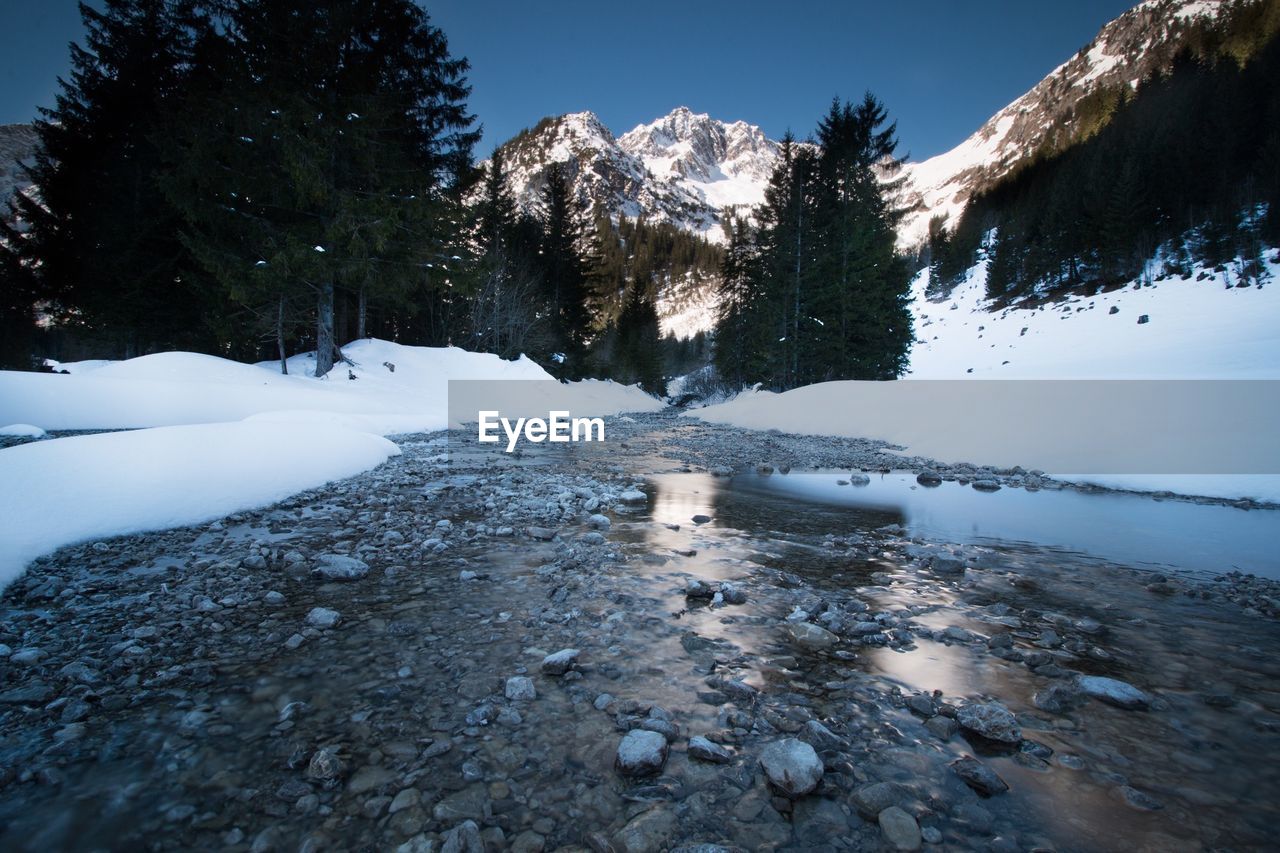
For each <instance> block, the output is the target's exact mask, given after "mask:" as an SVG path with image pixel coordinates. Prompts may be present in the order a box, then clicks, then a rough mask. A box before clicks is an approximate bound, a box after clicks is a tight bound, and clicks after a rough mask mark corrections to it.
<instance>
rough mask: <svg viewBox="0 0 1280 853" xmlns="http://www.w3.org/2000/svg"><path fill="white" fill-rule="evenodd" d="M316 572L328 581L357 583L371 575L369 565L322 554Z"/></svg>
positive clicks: (359, 561) (317, 560)
mask: <svg viewBox="0 0 1280 853" xmlns="http://www.w3.org/2000/svg"><path fill="white" fill-rule="evenodd" d="M315 572H316V574H318V575H320V576H321V577H323V578H325V579H326V580H331V581H357V580H360V579H361V578H363V577H365V576H366V575H368V574H369V564H368V563H366V562H365V561H364V560H357V559H356V558H355V557H346V556H343V555H341V554H321V555H320V556H319V557H317V558H316V568H315Z"/></svg>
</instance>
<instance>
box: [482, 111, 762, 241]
mask: <svg viewBox="0 0 1280 853" xmlns="http://www.w3.org/2000/svg"><path fill="white" fill-rule="evenodd" d="M502 151H503V155H504V157H505V158H506V169H507V174H508V181H509V182H510V185H511V188H512V190H513V192H514V194H515V196H516V200H517V202H518V203H519V204H520V205H521V207H523V208H524V209H526V210H536V209H537V206H538V204H539V202H540V198H541V193H542V190H543V187H544V186H545V185H546V174H547V169H548V168H549V167H550V166H551V164H553V163H563V164H565V165H566V166H567V167H568V170H569V177H570V181H571V183H572V186H573V190H574V193H575V195H576V196H577V198H578V200H579V202H580V203H581V204H582V205H583V207H584V208H585V209H586V210H587V211H588V212H589V213H590V214H591V215H592V216H595V215H599V214H601V213H608V214H610V215H619V214H621V215H623V216H628V217H635V216H644V217H645V218H646V219H648V220H649V221H651V222H671V223H673V224H675V225H677V226H679V227H681V228H685V229H687V230H690V231H694V232H697V233H699V234H702V235H703V236H705V237H707V238H708V239H710V240H714V241H720V240H723V231H722V230H721V228H720V217H721V213H722V210H723V209H724V208H725V207H734V208H739V209H742V208H746V207H749V206H752V205H756V204H759V203H760V202H762V201H763V200H764V188H765V185H766V184H767V183H768V181H769V175H770V173H771V172H772V171H773V164H774V162H775V161H776V159H777V156H778V145H777V143H775V142H773V141H772V140H770V139H768V138H767V137H765V135H764V132H763V131H761V130H760V128H758V127H756V126H755V125H750V124H747V123H746V122H742V121H737V122H733V123H731V124H730V123H727V122H722V121H718V120H716V119H713V118H711V117H710V116H708V115H705V114H698V113H694V112H691V111H690V110H689V109H688V108H687V107H678V108H677V109H675V110H673V111H672V112H671V113H670V114H669V115H666V116H663V117H662V118H660V119H658V120H656V121H654V122H652V123H651V124H642V125H639V126H638V127H636V128H635V129H633V130H631V131H630V132H628V133H626V134H623V135H622V136H621V137H615V136H614V135H613V133H612V132H610V130H609V129H608V128H607V127H605V126H604V125H603V124H602V123H601V122H600V119H599V118H597V117H596V116H595V114H594V113H590V112H581V113H569V114H568V115H563V116H557V117H555V118H548V119H544V120H543V121H541V122H539V123H538V125H537V126H536V127H534V128H532V129H531V130H527V131H524V132H522V133H520V134H519V135H517V136H516V137H515V138H514V139H512V140H511V141H510V142H507V143H506V144H505V145H503V146H502Z"/></svg>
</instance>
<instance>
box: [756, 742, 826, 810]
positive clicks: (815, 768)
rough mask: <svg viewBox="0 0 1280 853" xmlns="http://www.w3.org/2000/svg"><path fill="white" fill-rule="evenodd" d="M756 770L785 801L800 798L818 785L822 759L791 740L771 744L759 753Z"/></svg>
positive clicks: (805, 744)
mask: <svg viewBox="0 0 1280 853" xmlns="http://www.w3.org/2000/svg"><path fill="white" fill-rule="evenodd" d="M760 766H761V767H763V768H764V772H765V775H766V776H768V778H769V781H770V782H772V783H773V785H774V787H776V788H777V789H778V790H780V791H782V793H784V794H785V795H786V796H788V797H792V798H795V797H802V796H804V795H805V794H808V793H809V792H810V791H812V790H814V789H815V788H817V787H818V783H819V782H821V781H822V774H823V766H822V759H820V758H818V754H817V753H816V752H814V749H813V747H812V746H810V745H809V744H807V743H805V742H804V741H801V740H796V739H795V738H784V739H783V740H778V741H774V742H773V743H771V744H769V745H768V746H766V747H765V748H764V750H762V751H761V753H760Z"/></svg>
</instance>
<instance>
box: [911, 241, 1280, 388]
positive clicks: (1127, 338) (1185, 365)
mask: <svg viewBox="0 0 1280 853" xmlns="http://www.w3.org/2000/svg"><path fill="white" fill-rule="evenodd" d="M1269 255H1270V256H1271V257H1272V258H1273V260H1272V261H1271V263H1270V264H1268V271H1269V273H1270V279H1269V280H1268V281H1266V282H1265V283H1264V285H1263V286H1262V287H1244V288H1241V287H1227V286H1226V285H1227V283H1228V282H1230V283H1232V284H1234V283H1235V281H1236V279H1235V277H1234V276H1233V275H1231V274H1229V273H1216V274H1215V273H1212V272H1211V271H1210V272H1209V275H1210V276H1211V277H1210V278H1208V279H1205V280H1203V281H1196V276H1197V275H1199V273H1200V272H1201V271H1196V273H1195V274H1194V275H1192V276H1191V277H1190V278H1186V279H1181V278H1179V279H1166V280H1165V281H1159V282H1155V283H1153V284H1151V285H1145V286H1142V287H1140V288H1139V287H1135V286H1134V285H1133V284H1130V285H1129V286H1127V287H1124V288H1122V289H1120V290H1115V291H1112V292H1110V293H1103V294H1099V295H1097V296H1090V297H1072V298H1070V299H1067V300H1064V301H1062V302H1059V303H1055V304H1053V305H1048V306H1044V307H1041V308H1035V309H1025V308H1011V309H1006V310H1003V311H1000V312H998V313H991V312H990V311H988V310H987V306H988V303H987V300H986V284H987V281H986V267H985V265H980V266H977V267H974V268H973V269H972V270H970V275H969V278H968V279H967V280H966V281H964V282H962V283H961V284H960V285H958V286H957V287H956V289H955V290H954V291H953V292H952V293H951V295H950V296H949V297H948V298H947V299H945V300H942V301H941V302H929V301H927V300H926V299H925V296H924V294H925V289H926V288H927V287H928V284H929V273H928V270H925V271H922V272H921V273H920V274H919V275H918V276H917V277H916V279H915V281H914V282H913V284H912V306H913V308H912V310H913V312H914V314H915V317H914V321H915V336H916V344H915V346H914V347H912V350H911V370H910V372H909V374H908V378H912V379H965V378H974V379H1280V263H1277V260H1276V258H1280V253H1277V252H1274V251H1273V252H1271V253H1269ZM1113 309H1114V310H1115V312H1116V313H1114V314H1113V313H1111V312H1112V310H1113ZM1143 315H1146V316H1147V317H1148V322H1146V323H1142V324H1140V323H1139V322H1138V319H1139V318H1140V317H1141V316H1143Z"/></svg>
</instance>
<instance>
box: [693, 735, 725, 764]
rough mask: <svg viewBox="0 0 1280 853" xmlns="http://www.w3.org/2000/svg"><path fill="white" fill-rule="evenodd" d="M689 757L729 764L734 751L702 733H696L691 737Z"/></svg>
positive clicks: (713, 762)
mask: <svg viewBox="0 0 1280 853" xmlns="http://www.w3.org/2000/svg"><path fill="white" fill-rule="evenodd" d="M689 757H690V758H696V759H698V760H699V761H709V762H711V763H712V764H728V763H729V762H730V761H732V760H733V753H731V752H729V750H727V749H725V748H724V747H723V746H721V745H720V744H718V743H714V742H712V741H710V740H708V739H707V738H705V737H703V736H702V735H696V736H694V737H691V738H689Z"/></svg>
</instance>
